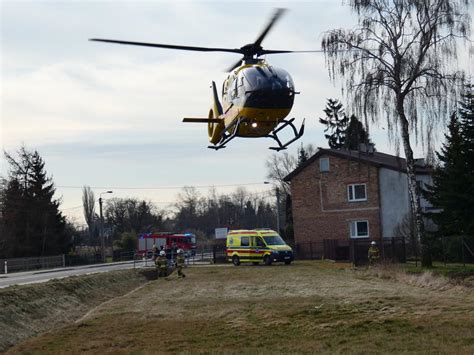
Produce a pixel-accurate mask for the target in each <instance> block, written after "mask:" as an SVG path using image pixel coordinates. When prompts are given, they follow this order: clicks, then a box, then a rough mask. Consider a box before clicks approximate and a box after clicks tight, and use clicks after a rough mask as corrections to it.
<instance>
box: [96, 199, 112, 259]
mask: <svg viewBox="0 0 474 355" xmlns="http://www.w3.org/2000/svg"><path fill="white" fill-rule="evenodd" d="M112 192H113V191H105V192H101V193H100V194H99V216H100V245H101V248H100V249H101V254H102V262H103V263H105V238H104V216H103V215H102V194H111V193H112Z"/></svg>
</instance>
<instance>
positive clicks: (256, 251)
mask: <svg viewBox="0 0 474 355" xmlns="http://www.w3.org/2000/svg"><path fill="white" fill-rule="evenodd" d="M226 246H227V258H228V260H229V261H231V262H232V263H233V264H234V265H235V266H238V265H240V263H243V262H249V263H253V264H254V265H257V264H259V263H260V262H263V263H264V264H265V265H271V264H272V263H273V262H275V261H283V262H284V263H285V264H287V265H289V264H290V263H291V262H292V261H293V260H294V255H293V250H292V249H291V247H290V246H289V245H287V244H286V243H285V241H284V240H283V239H282V238H281V237H280V236H279V235H278V233H277V232H275V231H273V230H271V229H250V230H249V229H239V230H230V231H229V232H228V233H227V244H226Z"/></svg>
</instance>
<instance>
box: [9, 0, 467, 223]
mask: <svg viewBox="0 0 474 355" xmlns="http://www.w3.org/2000/svg"><path fill="white" fill-rule="evenodd" d="M275 7H283V8H287V9H288V10H289V11H287V12H286V13H285V14H284V16H283V17H282V18H281V19H280V21H279V22H278V23H277V24H276V25H275V26H274V27H273V29H272V31H271V32H270V33H269V34H268V36H267V37H266V38H265V40H264V42H263V47H264V48H266V49H289V50H314V49H316V50H317V49H320V43H321V39H322V36H323V34H324V32H325V31H327V30H330V29H333V28H339V27H344V28H350V27H351V26H353V25H354V24H355V21H356V18H355V16H354V15H353V14H351V13H350V11H349V8H348V7H347V6H343V5H342V2H341V1H335V0H326V1H325V0H320V1H316V0H313V1H308V2H302V1H301V2H299V1H289V2H285V1H261V2H250V1H239V2H230V1H206V2H203V1H105V0H104V1H74V0H70V1H65V0H61V1H60V0H57V1H42V0H35V1H23V0H18V1H5V0H0V16H1V21H0V22H1V56H0V60H1V77H0V82H1V87H0V91H1V102H0V105H1V106H0V120H1V121H0V130H1V134H0V140H1V146H2V148H3V150H5V151H7V152H9V153H13V154H14V152H15V151H16V150H18V149H19V148H20V147H21V146H22V145H24V146H25V147H26V148H27V149H29V150H37V151H38V152H39V153H40V155H41V156H42V158H43V159H44V160H45V162H46V166H45V169H46V171H47V172H48V175H50V176H52V178H53V181H54V183H55V185H56V188H57V197H58V198H61V201H62V203H61V210H62V211H63V213H64V214H65V215H66V216H68V217H69V218H70V219H71V220H72V221H74V222H75V223H78V224H83V223H84V219H83V217H82V201H81V197H82V187H83V186H84V185H88V186H90V187H91V188H92V189H93V191H94V193H95V195H96V197H97V198H98V197H99V195H100V193H102V192H105V191H108V190H112V191H113V194H106V195H102V196H103V198H104V199H107V198H111V197H118V198H127V197H133V198H139V199H145V200H147V201H151V202H153V203H155V204H156V205H157V206H158V207H159V208H162V209H165V210H169V209H170V208H171V205H172V204H173V202H175V201H176V198H177V196H178V194H179V192H180V191H181V190H182V188H183V187H184V186H195V187H197V188H198V190H199V191H200V192H201V193H202V194H203V195H205V194H207V191H208V189H209V187H210V186H214V187H215V188H216V189H217V192H218V193H230V192H232V191H234V190H235V189H236V188H237V187H239V186H240V187H244V188H246V189H247V191H249V192H250V193H256V194H262V195H266V196H271V194H272V191H271V185H265V184H263V182H264V181H266V180H268V179H267V177H266V176H267V173H268V172H267V168H266V166H265V161H266V160H267V159H269V158H270V156H271V155H272V154H281V153H275V152H274V151H272V150H269V149H268V147H270V146H272V145H273V144H272V142H271V140H270V139H265V138H261V139H235V140H234V141H232V142H231V143H230V144H228V146H227V148H225V149H222V150H219V151H214V150H211V149H208V148H207V146H208V144H209V142H208V137H207V126H206V125H205V124H203V125H199V124H184V123H182V122H181V119H182V117H201V116H203V115H204V116H206V115H207V112H208V110H209V107H210V105H211V89H210V84H211V81H213V80H214V81H216V83H217V86H218V87H220V85H221V83H222V81H223V80H224V79H225V78H226V75H227V74H226V73H225V69H226V68H227V67H229V65H231V64H232V63H234V62H235V61H236V60H238V59H239V55H237V54H232V53H199V52H186V51H173V50H167V49H157V48H146V47H136V46H123V45H114V44H106V43H99V42H90V41H88V39H89V38H108V39H119V40H129V41H138V42H155V43H166V44H180V45H190V46H209V47H229V48H238V47H241V46H242V45H244V44H247V43H251V42H253V41H254V40H255V39H256V37H257V36H258V35H259V33H260V31H261V30H262V29H263V27H264V26H265V25H266V23H267V21H268V20H269V18H270V16H271V15H272V13H273V11H274V8H275ZM464 57H467V55H466V54H464ZM266 59H267V60H268V62H269V63H270V64H272V65H274V66H276V67H280V68H283V69H285V70H287V71H288V72H289V73H290V74H291V75H292V77H293V80H294V82H295V86H296V90H297V91H299V92H301V94H300V95H297V96H296V98H295V104H294V106H293V110H292V112H291V113H290V117H295V118H296V122H297V125H299V124H301V123H302V121H303V118H306V130H305V134H304V136H303V138H302V139H300V140H299V141H298V142H297V143H294V144H293V145H292V146H290V148H289V149H288V150H287V151H288V153H290V154H293V155H295V154H296V149H297V148H298V147H299V146H300V144H304V145H306V144H309V143H311V144H313V145H314V146H316V147H327V141H326V139H325V138H324V132H323V129H324V127H323V126H322V125H321V124H319V123H318V118H319V117H324V113H323V112H322V110H323V109H324V107H325V104H326V100H327V99H328V98H339V99H341V86H340V83H337V82H336V83H333V82H331V81H330V79H329V76H328V70H327V67H326V66H325V60H324V55H323V54H321V53H305V54H281V55H273V56H267V58H266ZM343 103H344V102H343ZM370 129H371V137H372V140H373V141H374V143H375V144H376V148H377V150H379V151H382V152H385V153H392V154H393V153H395V147H394V146H392V145H390V143H389V141H388V138H387V133H386V131H385V129H384V127H383V122H382V123H381V124H380V125H378V126H373V127H371V128H370ZM414 144H415V142H414ZM414 150H415V153H416V155H417V156H422V154H423V151H422V147H421V146H420V145H416V144H415V149H414ZM0 164H1V166H0V174H2V175H3V176H6V174H7V171H8V166H7V164H6V162H5V160H4V157H3V155H2V156H1V158H0Z"/></svg>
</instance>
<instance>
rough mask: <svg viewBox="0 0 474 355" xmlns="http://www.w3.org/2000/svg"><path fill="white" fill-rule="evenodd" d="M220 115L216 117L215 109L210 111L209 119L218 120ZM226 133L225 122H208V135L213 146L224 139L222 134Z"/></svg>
mask: <svg viewBox="0 0 474 355" xmlns="http://www.w3.org/2000/svg"><path fill="white" fill-rule="evenodd" d="M217 117H219V114H217V115H216V113H215V112H214V109H212V108H211V109H210V110H209V115H208V118H217ZM223 131H224V120H222V122H219V123H216V122H208V124H207V134H208V136H209V141H210V142H211V143H212V144H217V143H219V141H220V140H221V139H222V132H223Z"/></svg>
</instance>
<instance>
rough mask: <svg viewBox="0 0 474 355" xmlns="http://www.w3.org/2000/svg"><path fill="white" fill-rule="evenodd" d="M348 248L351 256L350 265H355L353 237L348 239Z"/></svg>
mask: <svg viewBox="0 0 474 355" xmlns="http://www.w3.org/2000/svg"><path fill="white" fill-rule="evenodd" d="M349 249H350V258H351V261H352V265H353V266H356V265H355V257H354V239H350V240H349Z"/></svg>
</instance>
